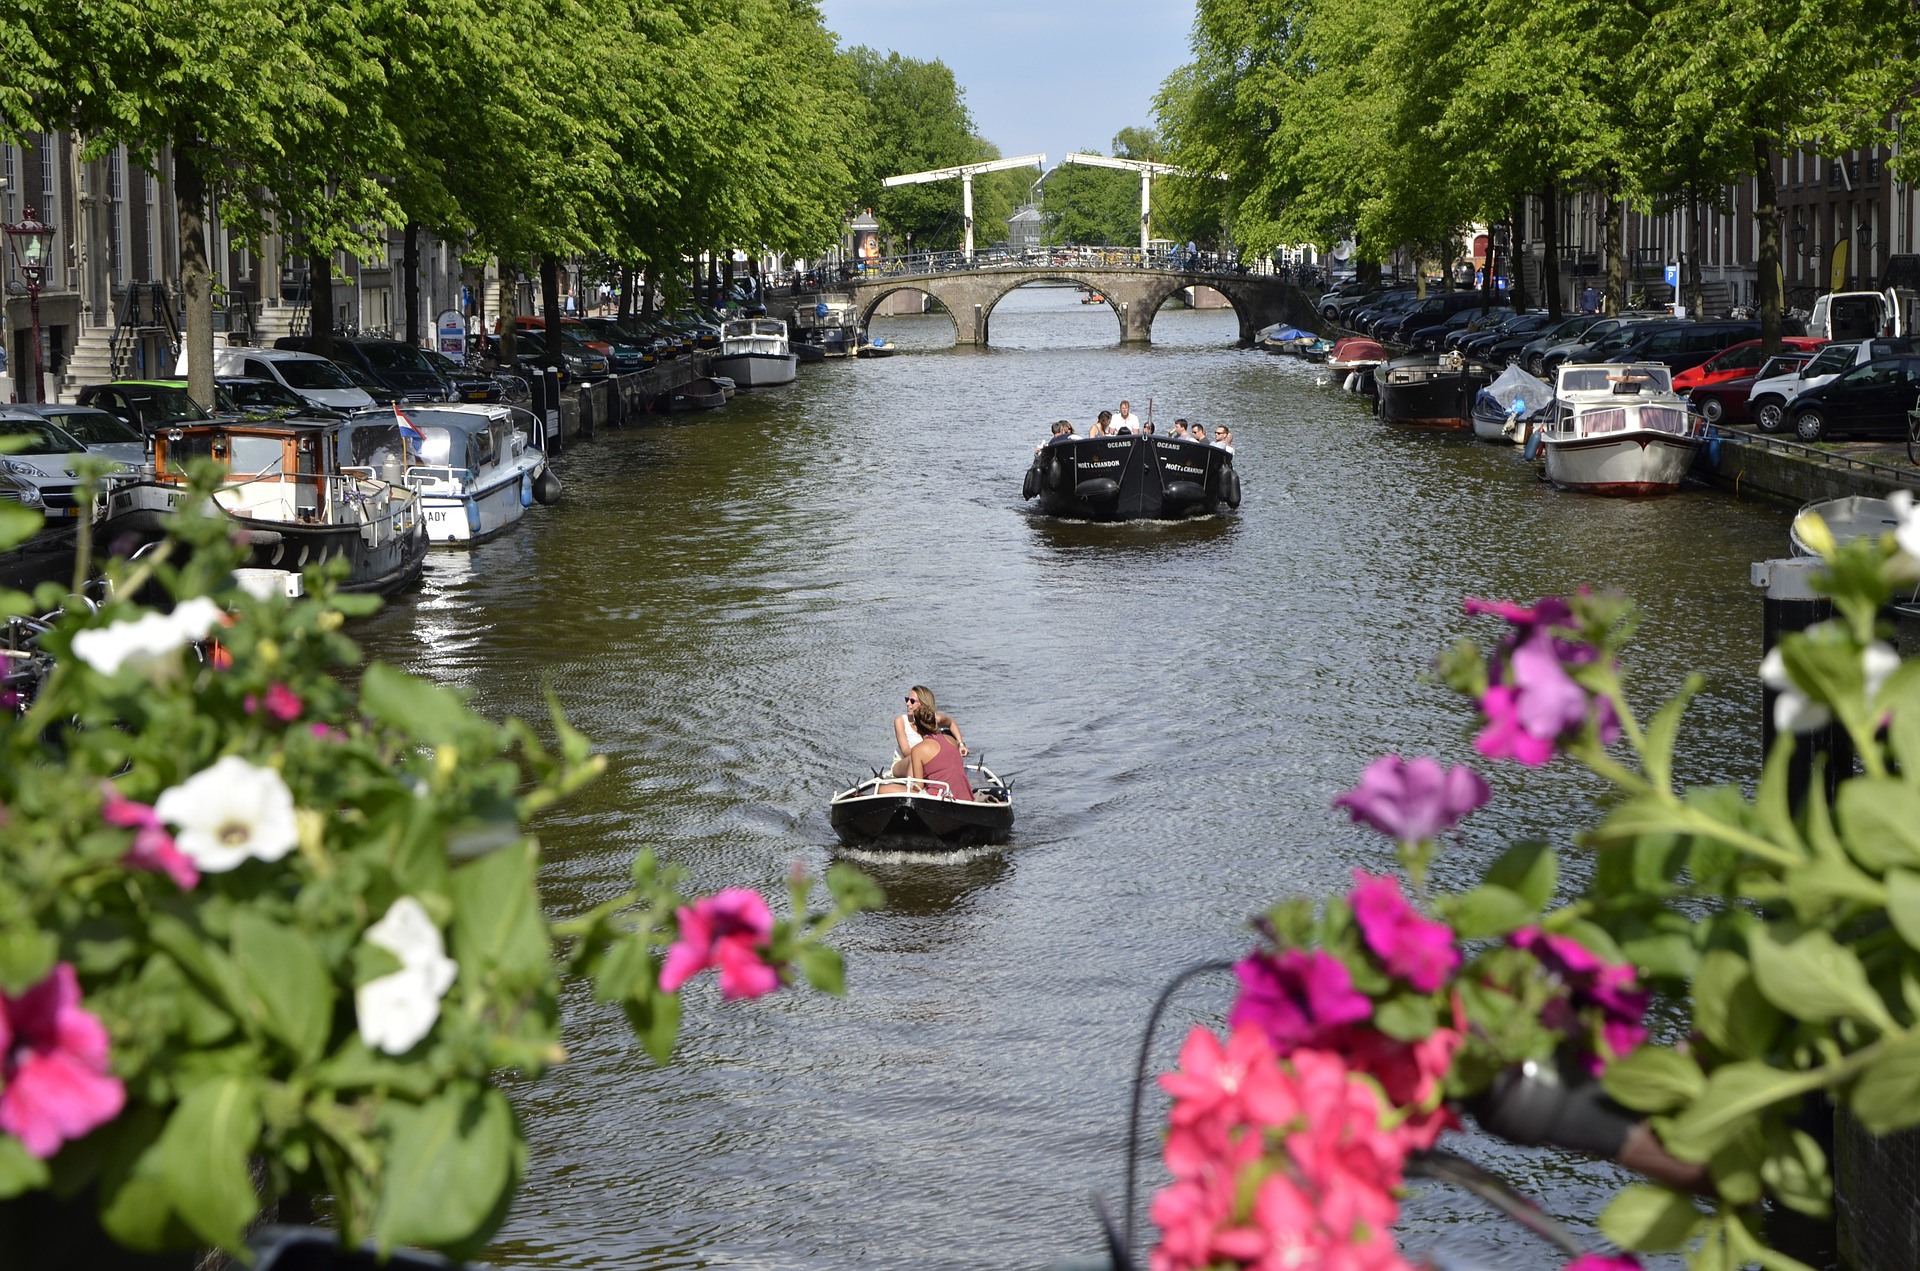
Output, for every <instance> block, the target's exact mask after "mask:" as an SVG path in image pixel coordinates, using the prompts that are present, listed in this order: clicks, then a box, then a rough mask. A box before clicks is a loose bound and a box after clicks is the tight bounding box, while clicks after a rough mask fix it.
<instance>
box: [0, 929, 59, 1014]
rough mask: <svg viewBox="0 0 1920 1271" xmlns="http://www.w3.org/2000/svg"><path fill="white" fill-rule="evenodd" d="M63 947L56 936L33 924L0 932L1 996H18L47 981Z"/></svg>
mask: <svg viewBox="0 0 1920 1271" xmlns="http://www.w3.org/2000/svg"><path fill="white" fill-rule="evenodd" d="M59 956H60V945H59V942H58V941H56V940H55V939H54V937H53V933H52V932H49V931H42V930H40V928H39V927H37V926H35V925H34V924H33V923H31V922H22V923H11V922H10V923H8V924H7V926H6V928H5V929H4V930H0V993H7V994H9V995H11V996H13V997H18V996H20V995H21V994H22V993H25V992H26V991H27V990H28V989H30V988H32V987H33V986H34V985H36V984H38V983H40V981H42V980H44V979H46V978H47V973H48V972H49V971H51V970H53V964H54V960H55V959H56V958H58V957H59Z"/></svg>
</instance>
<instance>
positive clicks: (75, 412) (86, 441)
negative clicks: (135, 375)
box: [20, 402, 147, 468]
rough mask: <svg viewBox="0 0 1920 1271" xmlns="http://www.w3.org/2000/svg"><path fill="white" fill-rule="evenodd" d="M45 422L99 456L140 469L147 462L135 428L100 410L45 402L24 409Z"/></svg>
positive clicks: (142, 441) (143, 444)
mask: <svg viewBox="0 0 1920 1271" xmlns="http://www.w3.org/2000/svg"><path fill="white" fill-rule="evenodd" d="M20 409H21V410H28V411H32V412H33V413H34V414H36V415H39V416H40V417H41V418H42V419H47V420H51V421H52V422H53V424H54V426H55V427H56V428H58V429H59V430H60V431H61V432H63V433H65V434H67V436H69V437H71V438H73V439H74V440H75V441H77V442H79V443H80V444H81V445H83V446H85V447H86V448H87V450H88V451H89V452H90V453H92V454H96V455H105V456H106V457H107V458H109V459H113V460H116V461H117V462H120V463H123V464H125V465H126V466H127V467H129V468H138V467H141V466H142V465H144V464H145V463H146V462H147V439H146V438H145V437H143V436H141V435H140V430H139V429H137V428H135V427H134V426H133V425H131V424H129V423H127V422H125V421H124V420H122V419H120V418H119V417H118V416H115V415H110V414H108V413H107V412H106V411H104V410H101V409H100V408H99V407H97V406H76V405H74V404H73V403H71V402H46V403H35V404H32V405H23V406H21V407H20Z"/></svg>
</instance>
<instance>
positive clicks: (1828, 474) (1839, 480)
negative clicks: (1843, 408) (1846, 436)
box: [1693, 428, 1920, 507]
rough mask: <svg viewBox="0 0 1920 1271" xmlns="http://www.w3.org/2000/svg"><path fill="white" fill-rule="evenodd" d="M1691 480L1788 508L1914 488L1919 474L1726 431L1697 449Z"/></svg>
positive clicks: (1919, 484) (1793, 443) (1841, 453)
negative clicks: (1851, 495)
mask: <svg viewBox="0 0 1920 1271" xmlns="http://www.w3.org/2000/svg"><path fill="white" fill-rule="evenodd" d="M1843 444H1844V443H1843ZM1693 475H1694V476H1695V477H1697V478H1698V479H1699V480H1701V481H1704V482H1705V483H1706V484H1708V485H1711V486H1714V487H1716V488H1719V489H1723V490H1727V491H1729V492H1730V493H1732V494H1734V495H1735V496H1737V497H1740V498H1758V499H1765V500H1770V501H1772V502H1775V503H1782V504H1787V505H1790V506H1793V507H1800V506H1803V505H1804V504H1808V503H1817V502H1819V501H1821V500H1823V499H1837V498H1842V497H1844V496H1846V495H1849V494H1860V495H1867V496H1870V497H1873V498H1884V497H1886V495H1887V494H1889V493H1891V492H1892V491H1894V490H1903V489H1916V488H1920V470H1916V469H1914V468H1912V467H1909V466H1905V465H1901V464H1895V463H1888V462H1883V461H1882V459H1881V457H1874V458H1867V457H1864V456H1861V455H1859V454H1856V453H1850V452H1848V451H1845V450H1838V449H1836V450H1828V449H1824V448H1822V447H1819V446H1809V445H1805V444H1803V443H1801V442H1798V441H1788V440H1786V439H1785V438H1782V437H1769V436H1766V435H1765V434H1763V433H1755V432H1745V431H1742V430H1738V429H1727V428H1722V429H1720V430H1719V435H1718V436H1716V437H1715V438H1714V439H1712V440H1711V441H1709V442H1708V443H1707V444H1706V445H1705V446H1702V447H1701V448H1700V453H1699V455H1698V457H1697V458H1696V459H1695V460H1694V465H1693Z"/></svg>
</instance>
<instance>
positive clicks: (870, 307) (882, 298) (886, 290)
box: [858, 278, 984, 344]
mask: <svg viewBox="0 0 1920 1271" xmlns="http://www.w3.org/2000/svg"><path fill="white" fill-rule="evenodd" d="M903 291H917V292H919V293H920V294H921V295H923V296H925V297H926V298H927V299H929V300H937V301H939V302H940V308H941V310H942V311H943V312H945V314H946V315H947V321H948V322H951V323H952V324H953V341H954V343H955V344H961V343H964V342H965V338H966V333H965V332H963V331H962V330H961V329H960V319H959V318H958V317H956V316H955V315H954V308H953V306H952V305H951V304H949V303H947V298H946V297H945V296H943V295H941V294H940V288H939V280H938V279H936V278H928V279H923V280H921V281H917V282H899V283H881V284H879V285H878V286H877V287H876V288H875V290H873V291H872V292H871V293H870V294H868V295H866V296H863V297H861V298H860V300H859V301H858V303H859V305H860V330H861V331H865V330H866V329H867V323H868V322H870V321H872V319H873V315H874V313H875V312H876V311H877V310H878V309H879V308H880V306H881V305H882V304H884V303H886V300H887V297H889V296H897V295H899V294H900V293H901V292H903ZM983 343H984V341H983Z"/></svg>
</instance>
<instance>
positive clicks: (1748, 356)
mask: <svg viewBox="0 0 1920 1271" xmlns="http://www.w3.org/2000/svg"><path fill="white" fill-rule="evenodd" d="M1825 343H1826V341H1825V340H1816V339H1815V338H1813V337H1812V336H1808V335H1789V336H1783V337H1781V340H1780V351H1781V352H1782V353H1801V352H1806V351H1808V350H1811V349H1817V348H1819V347H1820V346H1821V345H1822V344H1825ZM1766 360H1767V358H1766V354H1764V353H1762V352H1761V351H1760V341H1758V340H1743V341H1741V342H1740V343H1739V344H1734V345H1729V346H1728V347H1727V348H1725V349H1722V350H1721V351H1720V352H1718V353H1716V354H1714V355H1713V356H1712V357H1710V358H1708V359H1707V360H1706V361H1704V362H1702V363H1701V364H1700V365H1698V366H1695V367H1691V368H1689V369H1687V370H1684V371H1682V372H1680V373H1679V374H1678V375H1676V376H1674V377H1673V391H1674V392H1676V393H1684V392H1687V391H1688V390H1690V389H1695V388H1705V387H1706V386H1707V385H1709V384H1718V383H1720V382H1721V381H1723V380H1731V379H1742V378H1744V379H1746V380H1748V381H1749V382H1751V381H1752V379H1753V373H1754V372H1755V371H1757V370H1759V369H1760V363H1762V362H1764V361H1766Z"/></svg>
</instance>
